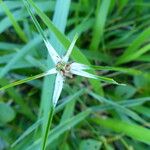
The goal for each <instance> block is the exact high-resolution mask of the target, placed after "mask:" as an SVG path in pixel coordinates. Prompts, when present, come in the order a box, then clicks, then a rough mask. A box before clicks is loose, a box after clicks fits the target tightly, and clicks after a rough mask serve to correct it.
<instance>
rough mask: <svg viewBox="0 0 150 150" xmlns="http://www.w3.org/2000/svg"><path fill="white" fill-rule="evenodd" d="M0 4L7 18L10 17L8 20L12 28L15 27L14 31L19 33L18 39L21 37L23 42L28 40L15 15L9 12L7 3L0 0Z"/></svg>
mask: <svg viewBox="0 0 150 150" xmlns="http://www.w3.org/2000/svg"><path fill="white" fill-rule="evenodd" d="M0 4H1V5H2V7H3V9H4V11H5V13H6V14H7V16H8V18H9V19H10V21H11V23H12V25H13V26H14V29H15V31H16V33H17V34H18V35H19V37H20V39H22V40H23V41H24V42H27V41H28V40H27V37H26V35H25V33H24V31H23V30H22V29H21V27H20V26H19V24H18V22H17V21H16V20H15V17H14V16H13V14H12V13H11V12H10V10H9V9H8V7H7V5H6V4H5V3H4V2H3V0H0Z"/></svg>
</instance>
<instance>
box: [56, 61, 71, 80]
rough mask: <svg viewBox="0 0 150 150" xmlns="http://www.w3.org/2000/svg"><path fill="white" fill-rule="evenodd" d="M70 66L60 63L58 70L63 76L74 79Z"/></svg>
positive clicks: (57, 66)
mask: <svg viewBox="0 0 150 150" xmlns="http://www.w3.org/2000/svg"><path fill="white" fill-rule="evenodd" d="M70 65H71V64H70V63H65V62H63V61H60V62H58V63H57V65H56V70H57V71H59V72H60V73H61V74H62V75H63V76H66V77H70V78H72V74H71V72H70Z"/></svg>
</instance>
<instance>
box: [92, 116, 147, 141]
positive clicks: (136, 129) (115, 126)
mask: <svg viewBox="0 0 150 150" xmlns="http://www.w3.org/2000/svg"><path fill="white" fill-rule="evenodd" d="M90 121H92V122H94V123H96V124H97V125H100V126H103V127H105V128H108V129H111V130H113V131H115V132H118V133H123V134H125V135H127V136H130V137H132V138H134V139H137V140H139V141H141V142H144V143H146V144H150V130H148V129H146V128H143V127H141V126H139V125H135V124H131V123H127V122H123V121H120V120H116V119H102V118H100V117H96V118H93V119H91V120H90Z"/></svg>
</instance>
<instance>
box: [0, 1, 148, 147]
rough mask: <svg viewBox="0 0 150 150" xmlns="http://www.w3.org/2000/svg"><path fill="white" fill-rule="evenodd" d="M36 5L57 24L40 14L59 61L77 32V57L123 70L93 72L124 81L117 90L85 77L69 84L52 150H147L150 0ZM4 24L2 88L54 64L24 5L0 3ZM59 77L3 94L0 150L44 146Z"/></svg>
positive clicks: (57, 118)
mask: <svg viewBox="0 0 150 150" xmlns="http://www.w3.org/2000/svg"><path fill="white" fill-rule="evenodd" d="M34 2H35V4H36V5H37V6H38V7H39V8H40V9H41V10H42V11H43V12H44V13H45V14H46V15H47V16H48V17H49V19H51V20H52V22H53V25H54V26H53V25H50V24H49V22H46V21H45V20H43V21H45V22H44V23H43V21H42V20H41V19H40V17H38V16H37V18H38V20H39V23H40V25H41V26H42V28H43V29H44V30H45V33H46V34H47V35H48V36H49V40H50V42H51V44H52V45H53V47H54V48H55V49H56V50H57V52H58V53H59V54H60V55H61V56H62V55H64V53H65V51H66V49H67V47H68V45H69V43H70V42H69V40H72V38H73V37H74V35H75V34H76V33H78V34H79V35H80V36H79V39H78V41H77V44H76V46H77V47H78V48H77V47H76V48H75V49H74V52H73V54H72V59H73V60H75V61H78V62H82V63H84V64H89V63H91V64H92V65H97V66H99V65H101V66H112V67H118V69H117V72H114V71H108V70H107V69H106V70H103V71H97V72H96V73H97V74H98V75H103V76H106V77H112V78H114V79H115V80H116V81H118V82H120V83H126V84H127V86H116V85H110V84H106V83H100V82H99V81H94V80H87V79H86V78H82V77H74V78H73V79H68V80H67V81H66V83H65V86H64V89H63V92H62V94H61V98H60V100H59V103H58V105H57V108H56V112H55V116H54V120H53V124H52V130H51V132H50V134H49V137H48V146H47V149H63V150H85V149H86V150H87V149H89V150H99V149H106V150H107V149H108V150H109V149H110V150H111V149H128V150H129V149H130V150H131V149H136V150H146V149H149V147H148V144H149V143H150V130H149V129H148V128H149V127H150V123H149V120H150V110H149V105H150V104H149V101H150V53H149V50H150V43H149V41H150V27H149V26H150V19H149V18H150V15H149V8H150V2H149V1H148V0H147V1H146V0H133V1H129V0H118V1H117V0H95V1H92V0H78V1H75V0H72V1H70V0H59V1H54V0H38V1H34ZM0 19H1V21H0V87H2V86H4V85H7V84H8V83H10V82H13V81H15V80H19V79H23V78H25V77H30V76H33V75H36V74H38V73H41V72H43V71H44V70H48V69H49V68H51V67H53V64H52V61H51V59H50V58H49V56H48V55H47V50H46V48H45V46H44V44H43V42H42V39H41V36H40V35H39V33H38V32H37V30H36V28H35V26H34V24H33V22H32V20H31V18H30V17H29V14H28V12H27V11H26V9H25V8H24V5H23V2H22V1H21V0H13V1H7V0H5V1H4V2H2V0H0ZM46 23H47V24H46ZM47 26H48V27H49V28H47ZM68 39H69V40H68ZM124 68H125V69H126V71H123V72H122V71H121V69H124ZM54 79H55V77H54V76H51V77H45V78H44V79H38V80H34V81H31V82H29V83H26V84H23V85H19V86H17V87H13V88H10V89H7V90H5V91H0V150H1V149H2V150H3V149H14V150H20V149H25V150H26V149H29V150H37V149H38V148H39V144H40V142H41V125H42V124H44V123H45V120H46V119H47V112H48V110H49V107H50V106H49V105H50V100H51V97H52V93H53V87H54ZM41 114H43V115H41ZM42 116H44V117H42ZM21 135H22V136H21ZM20 136H21V137H20ZM18 138H19V139H18ZM11 146H13V147H11Z"/></svg>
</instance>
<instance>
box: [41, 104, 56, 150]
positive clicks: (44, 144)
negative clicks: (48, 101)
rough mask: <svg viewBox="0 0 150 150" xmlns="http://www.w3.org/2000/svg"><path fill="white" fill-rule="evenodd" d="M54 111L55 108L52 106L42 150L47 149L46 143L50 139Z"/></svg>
mask: <svg viewBox="0 0 150 150" xmlns="http://www.w3.org/2000/svg"><path fill="white" fill-rule="evenodd" d="M54 110H55V108H54V106H52V107H51V108H50V111H49V114H48V121H47V124H46V130H45V133H44V139H43V141H42V150H45V149H46V142H47V138H48V133H49V129H50V127H51V124H52V119H53V116H54Z"/></svg>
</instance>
